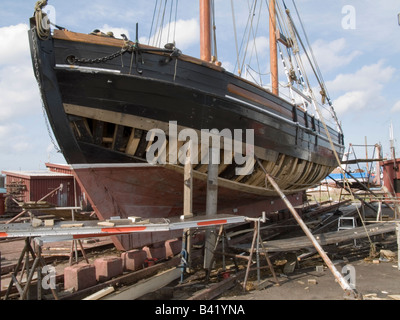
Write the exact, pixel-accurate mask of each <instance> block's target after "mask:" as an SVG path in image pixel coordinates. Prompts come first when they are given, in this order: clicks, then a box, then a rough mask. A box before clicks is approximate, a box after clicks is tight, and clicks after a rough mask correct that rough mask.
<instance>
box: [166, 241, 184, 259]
mask: <svg viewBox="0 0 400 320" xmlns="http://www.w3.org/2000/svg"><path fill="white" fill-rule="evenodd" d="M181 251H182V240H179V239H174V240H168V241H166V242H165V255H166V258H173V257H174V256H176V255H177V254H178V253H180V252H181Z"/></svg>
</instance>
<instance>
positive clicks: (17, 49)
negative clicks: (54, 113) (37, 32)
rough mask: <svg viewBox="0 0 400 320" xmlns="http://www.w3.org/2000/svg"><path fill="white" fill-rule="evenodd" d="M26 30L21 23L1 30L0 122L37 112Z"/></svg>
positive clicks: (37, 98) (36, 91) (38, 104)
mask: <svg viewBox="0 0 400 320" xmlns="http://www.w3.org/2000/svg"><path fill="white" fill-rule="evenodd" d="M27 30H28V26H27V25H23V24H19V25H16V26H10V27H4V28H0V41H1V43H2V46H1V47H0V97H1V100H0V123H1V122H2V121H6V120H8V119H11V118H13V117H17V116H21V115H31V114H33V113H35V112H37V111H38V110H40V96H39V90H38V86H37V82H36V79H35V77H34V74H33V68H32V62H31V58H30V49H29V41H28V32H27ZM2 63H3V64H2ZM38 107H39V108H38Z"/></svg>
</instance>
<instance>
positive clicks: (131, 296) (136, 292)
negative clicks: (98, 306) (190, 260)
mask: <svg viewBox="0 0 400 320" xmlns="http://www.w3.org/2000/svg"><path fill="white" fill-rule="evenodd" d="M180 276H181V270H180V269H179V268H173V269H170V270H167V271H164V272H163V273H160V274H158V275H156V276H155V277H153V278H150V279H147V280H143V281H140V282H139V283H137V284H135V285H133V286H131V287H130V288H128V289H127V290H124V291H122V292H118V293H115V294H113V295H110V296H108V297H105V298H104V300H125V301H131V300H135V299H137V298H140V297H142V296H144V295H145V294H147V293H151V292H154V291H156V290H159V289H161V288H163V287H165V286H166V285H167V284H169V283H171V282H172V281H174V280H176V279H178V278H179V277H180Z"/></svg>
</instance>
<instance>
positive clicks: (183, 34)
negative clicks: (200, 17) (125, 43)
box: [140, 19, 200, 50]
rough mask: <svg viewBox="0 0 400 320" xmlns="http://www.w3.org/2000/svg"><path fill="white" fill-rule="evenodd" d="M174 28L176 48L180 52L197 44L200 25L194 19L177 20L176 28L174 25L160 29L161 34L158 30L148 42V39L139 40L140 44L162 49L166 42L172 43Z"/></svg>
mask: <svg viewBox="0 0 400 320" xmlns="http://www.w3.org/2000/svg"><path fill="white" fill-rule="evenodd" d="M175 28H176V35H175V42H176V47H177V48H179V49H180V50H186V49H188V48H189V47H190V46H192V45H193V44H198V43H199V38H200V25H199V22H198V21H197V20H196V19H190V20H178V21H177V22H176V26H175V23H171V24H168V25H166V26H164V27H163V28H162V30H161V32H160V30H158V31H157V32H155V34H154V35H153V36H152V37H151V38H150V41H149V39H148V38H145V37H143V38H140V42H142V43H146V44H147V43H149V44H150V45H154V46H159V47H163V46H164V45H165V44H167V43H168V42H172V41H173V37H174V30H175ZM168 36H169V37H168Z"/></svg>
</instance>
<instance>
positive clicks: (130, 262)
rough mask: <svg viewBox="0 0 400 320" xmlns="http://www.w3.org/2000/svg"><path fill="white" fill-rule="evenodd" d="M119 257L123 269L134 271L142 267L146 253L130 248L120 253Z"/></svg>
mask: <svg viewBox="0 0 400 320" xmlns="http://www.w3.org/2000/svg"><path fill="white" fill-rule="evenodd" d="M121 258H122V264H123V268H124V270H125V271H136V270H140V269H142V268H143V264H144V261H145V260H146V259H147V253H146V252H145V251H143V250H132V251H128V252H124V253H122V254H121Z"/></svg>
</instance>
